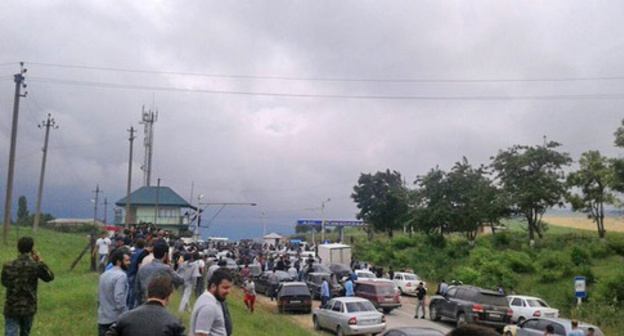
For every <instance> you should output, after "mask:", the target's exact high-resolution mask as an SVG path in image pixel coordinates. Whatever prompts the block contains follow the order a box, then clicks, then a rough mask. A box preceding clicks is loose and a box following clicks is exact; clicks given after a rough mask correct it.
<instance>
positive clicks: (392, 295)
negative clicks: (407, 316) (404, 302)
mask: <svg viewBox="0 0 624 336" xmlns="http://www.w3.org/2000/svg"><path fill="white" fill-rule="evenodd" d="M358 279H359V278H358ZM354 291H355V296H359V297H362V298H365V299H368V300H369V301H370V302H371V303H372V304H373V305H374V306H375V308H377V309H382V310H383V311H384V313H386V314H387V313H389V312H391V311H392V310H393V309H395V308H399V307H401V294H400V293H399V291H398V290H397V289H396V288H395V285H394V283H393V282H392V281H390V280H387V279H386V281H370V280H357V281H356V282H355V290H354Z"/></svg>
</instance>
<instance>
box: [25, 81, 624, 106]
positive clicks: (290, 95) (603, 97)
mask: <svg viewBox="0 0 624 336" xmlns="http://www.w3.org/2000/svg"><path fill="white" fill-rule="evenodd" d="M29 78H30V81H34V82H40V83H54V84H63V85H77V86H87V87H103V88H110V89H132V90H149V91H169V92H191V93H204V94H223V95H247V96H260V97H282V98H327V99H364V100H430V101H439V100H448V101H510V100H609V99H624V93H604V94H571V95H518V96H511V95H510V96H487V95H486V96H406V95H397V96H386V95H340V94H307V93H279V92H252V91H229V90H207V89H188V88H176V87H163V86H149V85H136V84H118V83H105V82H94V81H80V80H67V79H54V78H47V77H29Z"/></svg>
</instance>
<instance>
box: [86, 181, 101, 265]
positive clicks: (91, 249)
mask: <svg viewBox="0 0 624 336" xmlns="http://www.w3.org/2000/svg"><path fill="white" fill-rule="evenodd" d="M92 192H94V193H95V200H94V201H95V202H94V205H93V232H92V233H91V238H90V239H89V249H90V250H89V251H93V248H94V247H95V236H96V235H97V233H98V230H97V222H96V220H97V206H98V198H99V195H100V193H101V192H102V190H100V185H99V184H98V185H97V186H96V187H95V190H93V191H92ZM91 271H93V272H95V271H97V267H96V263H95V255H94V254H93V253H91Z"/></svg>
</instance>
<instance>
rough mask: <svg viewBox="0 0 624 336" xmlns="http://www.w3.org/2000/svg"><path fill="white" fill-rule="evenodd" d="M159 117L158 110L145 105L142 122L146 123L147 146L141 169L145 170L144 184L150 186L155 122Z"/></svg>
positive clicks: (145, 142)
mask: <svg viewBox="0 0 624 336" xmlns="http://www.w3.org/2000/svg"><path fill="white" fill-rule="evenodd" d="M157 119H158V111H152V110H151V109H150V110H147V111H146V110H145V106H143V111H142V113H141V124H143V125H145V130H144V134H143V136H144V140H143V143H144V146H145V157H144V159H143V166H142V167H141V170H143V186H145V187H149V186H150V180H151V177H152V152H153V151H154V123H155V122H156V120H157Z"/></svg>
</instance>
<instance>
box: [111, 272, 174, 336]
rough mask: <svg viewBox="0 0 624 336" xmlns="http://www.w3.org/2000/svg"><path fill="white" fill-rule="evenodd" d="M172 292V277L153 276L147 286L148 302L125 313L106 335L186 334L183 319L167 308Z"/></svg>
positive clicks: (149, 335)
mask: <svg viewBox="0 0 624 336" xmlns="http://www.w3.org/2000/svg"><path fill="white" fill-rule="evenodd" d="M171 292H173V285H172V283H171V278H170V277H168V276H166V275H159V276H156V277H153V278H152V279H151V281H150V283H149V286H148V287H147V302H146V303H145V304H144V305H141V306H140V307H138V308H137V309H134V310H131V311H128V312H125V313H123V314H122V315H121V316H120V317H119V321H118V322H117V323H116V324H113V326H112V327H111V328H110V329H109V331H108V332H107V333H106V336H185V334H184V325H183V324H182V321H180V319H179V318H177V317H175V316H174V315H173V314H171V313H170V312H169V311H168V310H167V304H168V303H169V298H170V297H171Z"/></svg>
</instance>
